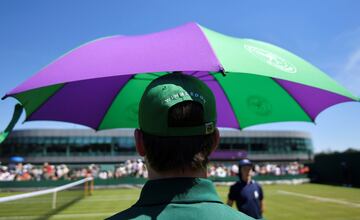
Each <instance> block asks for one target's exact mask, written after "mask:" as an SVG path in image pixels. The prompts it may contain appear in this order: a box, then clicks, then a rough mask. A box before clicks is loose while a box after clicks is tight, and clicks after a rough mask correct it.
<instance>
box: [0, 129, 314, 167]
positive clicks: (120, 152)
mask: <svg viewBox="0 0 360 220" xmlns="http://www.w3.org/2000/svg"><path fill="white" fill-rule="evenodd" d="M220 136H221V140H220V145H219V147H218V149H217V150H216V151H215V152H214V153H213V154H212V155H211V157H210V159H211V160H214V161H234V160H238V159H240V158H244V157H248V158H250V159H252V160H254V161H257V162H268V161H277V162H279V161H284V162H287V161H301V162H306V161H310V160H312V158H313V145H312V140H311V136H310V135H309V134H308V133H305V132H298V131H252V130H248V131H237V130H220ZM12 156H22V157H24V158H25V162H30V163H44V162H50V163H119V162H121V161H125V160H128V159H138V158H139V157H138V156H137V154H136V152H135V143H134V138H133V130H132V129H114V130H106V131H97V132H96V131H93V130H88V129H29V130H16V131H13V133H12V134H11V135H10V136H9V138H8V139H7V140H6V141H5V142H3V143H2V144H1V145H0V161H2V162H3V163H7V162H9V158H10V157H12Z"/></svg>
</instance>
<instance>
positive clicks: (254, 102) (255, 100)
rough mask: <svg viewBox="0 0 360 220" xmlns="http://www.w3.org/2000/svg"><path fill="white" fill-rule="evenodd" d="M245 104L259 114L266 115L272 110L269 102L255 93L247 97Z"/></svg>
mask: <svg viewBox="0 0 360 220" xmlns="http://www.w3.org/2000/svg"><path fill="white" fill-rule="evenodd" d="M247 106H248V107H249V109H250V110H251V111H252V112H254V113H255V114H257V115H260V116H268V115H270V113H271V110H272V106H271V104H270V103H269V102H268V101H267V100H266V99H265V98H263V97H260V96H256V95H254V96H250V97H248V98H247Z"/></svg>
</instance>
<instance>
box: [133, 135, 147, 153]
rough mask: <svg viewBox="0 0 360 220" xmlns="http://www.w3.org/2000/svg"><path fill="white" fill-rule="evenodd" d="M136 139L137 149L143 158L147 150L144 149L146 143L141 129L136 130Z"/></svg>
mask: <svg viewBox="0 0 360 220" xmlns="http://www.w3.org/2000/svg"><path fill="white" fill-rule="evenodd" d="M134 137H135V147H136V151H137V152H138V154H139V155H140V156H142V157H144V156H145V148H144V141H143V134H142V132H141V130H140V129H135V131H134Z"/></svg>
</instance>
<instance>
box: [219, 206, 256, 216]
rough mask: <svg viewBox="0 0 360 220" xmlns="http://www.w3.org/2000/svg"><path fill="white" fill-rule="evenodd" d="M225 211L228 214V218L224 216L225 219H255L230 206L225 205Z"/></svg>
mask: <svg viewBox="0 0 360 220" xmlns="http://www.w3.org/2000/svg"><path fill="white" fill-rule="evenodd" d="M225 206H226V207H225ZM224 211H225V213H226V216H223V217H224V219H241V220H252V219H254V218H252V217H250V216H248V215H246V214H244V213H242V212H239V211H237V210H235V209H233V208H231V207H230V206H227V205H224Z"/></svg>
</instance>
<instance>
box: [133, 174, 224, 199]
mask: <svg viewBox="0 0 360 220" xmlns="http://www.w3.org/2000/svg"><path fill="white" fill-rule="evenodd" d="M197 202H216V203H222V202H221V200H220V198H219V196H218V194H217V193H216V190H215V187H214V185H213V183H212V182H211V181H210V180H208V179H204V178H191V177H181V178H167V179H157V180H149V181H147V182H146V183H145V185H144V187H143V189H142V190H141V194H140V198H139V200H138V201H137V202H136V203H135V205H134V206H150V205H161V204H168V203H197Z"/></svg>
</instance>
